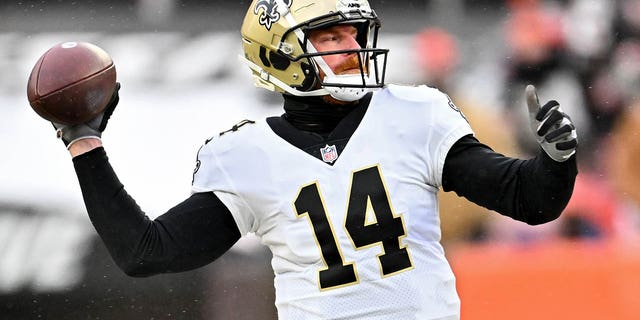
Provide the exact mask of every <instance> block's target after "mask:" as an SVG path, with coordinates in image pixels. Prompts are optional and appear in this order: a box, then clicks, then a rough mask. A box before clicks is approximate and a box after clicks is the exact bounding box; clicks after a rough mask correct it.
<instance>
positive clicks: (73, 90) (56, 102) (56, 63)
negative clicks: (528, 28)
mask: <svg viewBox="0 0 640 320" xmlns="http://www.w3.org/2000/svg"><path fill="white" fill-rule="evenodd" d="M115 87H116V68H115V65H114V64H113V61H112V60H111V57H110V56H109V54H108V53H106V52H105V51H104V50H102V49H101V48H99V47H97V46H96V45H93V44H91V43H86V42H65V43H60V44H57V45H55V46H54V47H52V48H51V49H49V50H47V52H45V53H44V54H43V55H42V56H41V57H40V59H38V62H36V64H35V66H34V67H33V70H32V71H31V75H30V76H29V83H28V85H27V98H28V99H29V104H30V105H31V107H32V108H33V110H34V111H35V112H36V113H37V114H39V115H40V116H41V117H43V118H45V119H47V120H49V121H52V122H56V123H60V124H64V125H75V124H79V123H84V122H87V121H89V120H91V119H93V118H95V117H96V116H97V115H98V114H100V113H101V112H102V111H103V110H104V109H105V107H106V106H107V104H108V103H109V100H110V99H111V97H112V95H113V92H114V90H115Z"/></svg>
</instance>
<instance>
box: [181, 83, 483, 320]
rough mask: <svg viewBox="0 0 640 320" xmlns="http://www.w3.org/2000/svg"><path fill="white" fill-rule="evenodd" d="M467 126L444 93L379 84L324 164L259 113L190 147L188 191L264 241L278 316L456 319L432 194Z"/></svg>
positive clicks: (468, 131) (456, 305)
mask: <svg viewBox="0 0 640 320" xmlns="http://www.w3.org/2000/svg"><path fill="white" fill-rule="evenodd" d="M468 134H473V132H472V130H471V128H470V126H469V124H468V122H467V121H466V119H465V118H464V116H463V115H462V114H461V113H460V111H459V110H458V109H457V108H456V107H455V106H454V105H453V103H452V102H451V100H450V99H449V97H448V96H447V95H445V94H443V93H441V92H440V91H438V90H436V89H432V88H428V87H425V86H420V87H407V86H395V85H390V86H389V87H387V88H385V89H383V90H380V91H378V92H376V93H374V95H373V97H372V99H371V102H370V105H369V107H368V109H367V111H366V114H365V115H364V117H363V118H362V121H361V122H360V124H359V126H358V127H357V129H356V130H355V132H354V133H353V135H352V136H351V138H350V139H349V141H348V143H347V145H346V147H345V148H344V150H342V152H341V154H339V155H336V154H333V153H332V152H335V150H331V148H327V152H328V154H327V156H328V157H329V158H331V157H335V156H337V159H336V160H335V162H334V163H333V165H329V164H328V163H325V162H323V161H322V160H320V159H318V158H316V157H313V156H311V155H309V154H308V153H306V152H304V151H302V150H300V149H298V148H296V147H294V146H293V145H291V144H290V143H288V142H287V141H285V140H283V139H282V138H281V137H279V136H278V135H277V134H275V133H274V132H273V131H272V130H271V128H270V127H269V125H268V124H267V123H266V122H265V121H258V122H256V123H255V124H247V125H244V126H242V127H240V128H239V129H238V130H237V131H234V132H229V133H226V134H224V135H222V136H220V137H215V138H214V139H213V140H212V141H210V142H208V143H207V144H205V145H204V146H203V147H202V148H201V149H200V151H199V154H198V169H197V171H196V173H195V174H194V182H193V192H208V191H212V192H214V193H215V194H216V195H217V196H218V197H219V198H220V200H221V201H222V202H223V203H224V204H225V205H226V206H227V208H228V209H229V210H230V211H231V213H232V214H233V216H234V218H235V221H236V223H237V225H238V228H239V230H240V232H241V233H242V234H247V233H250V232H253V233H255V234H256V235H257V236H259V237H260V239H261V241H262V242H263V243H264V244H265V245H267V246H268V247H269V248H270V249H271V251H272V253H273V260H272V267H273V270H274V272H275V288H276V306H277V308H278V316H279V318H280V319H388V320H397V319H404V320H408V319H422V320H424V319H459V317H460V301H459V298H458V295H457V293H456V288H455V278H454V275H453V272H452V271H451V268H450V266H449V264H448V262H447V260H446V259H445V255H444V251H443V248H442V246H441V244H440V219H439V213H438V201H437V192H438V188H439V187H440V186H441V180H442V168H443V165H444V160H445V157H446V155H447V152H448V151H449V149H450V148H451V146H452V145H453V144H454V143H455V142H456V141H457V140H458V139H460V138H461V137H463V136H465V135H468ZM327 147H331V146H327Z"/></svg>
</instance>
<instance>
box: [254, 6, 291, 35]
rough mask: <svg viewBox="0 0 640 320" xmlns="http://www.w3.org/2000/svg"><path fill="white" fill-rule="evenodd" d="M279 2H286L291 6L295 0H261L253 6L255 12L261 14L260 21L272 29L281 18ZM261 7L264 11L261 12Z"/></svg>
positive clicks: (268, 28)
mask: <svg viewBox="0 0 640 320" xmlns="http://www.w3.org/2000/svg"><path fill="white" fill-rule="evenodd" d="M279 2H280V3H283V4H285V5H286V6H287V8H291V3H292V2H293V0H280V1H277V0H260V1H258V2H257V3H256V7H255V8H253V13H254V14H255V15H259V17H258V23H260V24H261V25H263V26H264V27H265V28H267V30H271V26H272V25H273V24H274V23H276V22H278V20H280V12H279V11H278V3H279ZM260 9H262V13H260V14H259V12H260Z"/></svg>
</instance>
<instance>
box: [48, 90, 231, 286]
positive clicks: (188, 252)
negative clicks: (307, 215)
mask: <svg viewBox="0 0 640 320" xmlns="http://www.w3.org/2000/svg"><path fill="white" fill-rule="evenodd" d="M119 88H120V85H119V84H118V86H117V87H116V90H115V92H114V93H113V98H112V99H111V102H110V103H109V105H108V107H107V108H106V109H105V111H104V112H103V113H101V114H99V115H98V116H97V117H96V118H94V119H92V120H90V121H88V122H86V123H82V124H78V125H61V124H57V123H54V127H55V128H56V130H57V134H58V137H60V138H61V139H62V141H63V142H64V144H65V146H66V147H67V149H68V150H69V152H70V154H71V156H72V157H73V163H74V167H75V170H76V174H77V176H78V181H79V183H80V188H81V190H82V195H83V198H84V202H85V206H86V208H87V212H88V214H89V218H90V219H91V222H92V223H93V226H94V227H95V229H96V231H97V232H98V234H99V236H100V237H101V239H102V241H103V242H104V243H105V245H106V247H107V249H108V250H109V252H110V254H111V256H112V258H113V259H114V261H115V262H116V264H117V265H118V266H119V267H120V268H121V269H122V270H123V271H124V272H125V273H126V274H128V275H131V276H149V275H152V274H157V273H164V272H180V271H186V270H191V269H195V268H197V267H200V266H203V265H205V264H207V263H209V262H211V261H213V260H215V259H216V258H218V257H219V256H220V255H222V254H223V253H224V252H226V251H227V250H228V249H229V248H231V246H233V244H234V243H235V242H236V241H237V240H238V239H239V238H240V232H239V231H238V228H237V226H236V224H235V221H234V219H233V217H232V215H231V213H230V212H229V210H228V209H227V208H226V207H225V205H224V204H223V203H222V202H221V201H220V200H219V199H218V198H217V197H216V196H215V195H214V194H213V193H212V192H207V193H197V194H193V195H192V196H191V197H189V198H188V199H186V200H185V201H183V202H182V203H180V204H178V205H177V206H175V207H173V208H172V209H170V210H169V211H168V212H166V213H165V214H163V215H161V216H159V217H158V218H157V219H155V220H150V219H149V218H148V217H147V216H146V215H145V213H144V212H143V211H142V210H141V209H140V207H139V206H138V205H137V204H136V202H135V201H134V199H133V198H132V197H131V196H129V194H128V193H127V192H126V191H125V189H124V186H123V185H122V183H120V181H119V179H118V177H117V176H116V173H115V172H114V170H113V168H112V167H111V165H110V164H109V160H108V157H107V154H106V152H105V150H104V148H103V147H102V141H101V140H100V138H101V135H102V132H103V131H104V130H105V128H106V126H107V122H108V120H109V118H110V116H111V114H112V113H113V111H114V109H115V107H116V105H117V104H118V101H119V95H118V90H119Z"/></svg>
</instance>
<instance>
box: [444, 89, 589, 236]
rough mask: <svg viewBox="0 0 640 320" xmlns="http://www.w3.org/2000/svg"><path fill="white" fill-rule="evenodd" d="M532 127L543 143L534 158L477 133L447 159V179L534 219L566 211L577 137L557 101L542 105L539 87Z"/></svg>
mask: <svg viewBox="0 0 640 320" xmlns="http://www.w3.org/2000/svg"><path fill="white" fill-rule="evenodd" d="M526 94H527V104H528V108H529V112H530V116H531V126H532V130H533V132H534V135H535V136H536V140H537V141H538V143H539V144H540V146H541V149H540V152H539V153H538V155H537V156H536V157H534V158H532V159H529V160H522V159H516V158H510V157H506V156H504V155H502V154H499V153H496V152H494V151H493V150H491V149H490V148H489V147H487V146H486V145H484V144H482V143H480V142H479V141H478V140H476V139H475V138H474V137H472V136H466V137H463V138H462V139H460V140H459V141H458V142H456V143H455V144H454V146H453V147H452V148H451V150H450V151H449V153H448V154H447V158H446V160H445V165H444V169H443V178H442V184H443V189H444V190H445V191H455V192H456V193H457V194H458V195H459V196H463V197H465V198H467V199H469V200H471V201H473V202H474V203H476V204H478V205H481V206H483V207H486V208H488V209H491V210H495V211H497V212H499V213H500V214H503V215H506V216H509V217H512V218H514V219H516V220H520V221H523V222H526V223H528V224H541V223H545V222H549V221H552V220H554V219H556V218H557V217H559V216H560V214H561V213H562V211H563V210H564V208H565V207H566V205H567V203H568V202H569V200H570V198H571V195H572V193H573V186H574V183H575V178H576V175H577V173H578V170H577V165H576V156H575V152H576V148H577V144H578V143H577V136H576V131H575V127H574V125H573V123H572V122H571V119H570V118H569V117H568V116H567V115H566V114H564V113H563V112H562V110H561V109H560V106H559V104H558V103H557V102H555V101H550V102H548V103H546V104H545V105H544V106H543V107H540V105H539V103H538V97H537V95H536V93H535V88H533V86H529V87H528V88H527V91H526Z"/></svg>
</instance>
